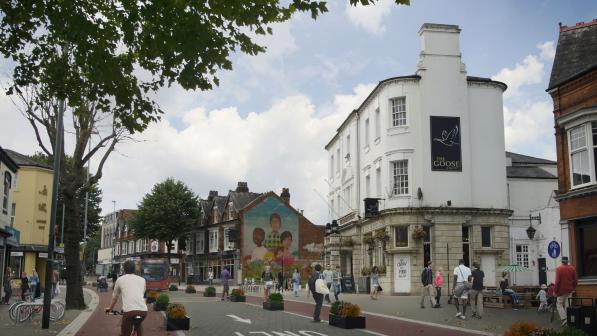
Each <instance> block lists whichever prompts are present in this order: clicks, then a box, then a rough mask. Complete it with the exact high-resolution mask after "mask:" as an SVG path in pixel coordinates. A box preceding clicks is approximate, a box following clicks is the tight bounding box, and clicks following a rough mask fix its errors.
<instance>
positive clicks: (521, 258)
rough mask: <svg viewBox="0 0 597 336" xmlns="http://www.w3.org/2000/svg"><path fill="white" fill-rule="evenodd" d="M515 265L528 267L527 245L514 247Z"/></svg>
mask: <svg viewBox="0 0 597 336" xmlns="http://www.w3.org/2000/svg"><path fill="white" fill-rule="evenodd" d="M516 263H517V264H518V265H519V266H524V267H529V245H516Z"/></svg>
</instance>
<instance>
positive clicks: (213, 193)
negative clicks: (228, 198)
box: [207, 190, 218, 201]
mask: <svg viewBox="0 0 597 336" xmlns="http://www.w3.org/2000/svg"><path fill="white" fill-rule="evenodd" d="M216 196H218V191H217V190H210V191H209V195H208V196H207V200H208V201H213V200H214V198H216Z"/></svg>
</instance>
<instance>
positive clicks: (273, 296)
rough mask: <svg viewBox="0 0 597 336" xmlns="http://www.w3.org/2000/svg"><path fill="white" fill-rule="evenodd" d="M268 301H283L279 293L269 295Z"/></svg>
mask: <svg viewBox="0 0 597 336" xmlns="http://www.w3.org/2000/svg"><path fill="white" fill-rule="evenodd" d="M268 301H269V302H272V303H282V302H284V297H283V296H282V294H280V293H272V294H270V295H269V299H268Z"/></svg>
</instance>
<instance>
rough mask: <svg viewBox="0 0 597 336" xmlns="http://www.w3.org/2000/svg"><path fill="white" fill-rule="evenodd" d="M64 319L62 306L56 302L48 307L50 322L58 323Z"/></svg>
mask: <svg viewBox="0 0 597 336" xmlns="http://www.w3.org/2000/svg"><path fill="white" fill-rule="evenodd" d="M63 317H64V304H63V303H62V302H59V301H56V302H52V304H51V305H50V320H52V321H58V320H60V319H62V318H63Z"/></svg>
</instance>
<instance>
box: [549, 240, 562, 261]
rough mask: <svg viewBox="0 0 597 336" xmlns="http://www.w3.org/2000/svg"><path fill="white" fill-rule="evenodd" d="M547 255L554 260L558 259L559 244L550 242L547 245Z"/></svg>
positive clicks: (553, 241)
mask: <svg viewBox="0 0 597 336" xmlns="http://www.w3.org/2000/svg"><path fill="white" fill-rule="evenodd" d="M547 253H548V254H549V256H550V257H552V258H553V259H556V258H557V257H559V256H560V244H559V243H558V242H557V241H555V240H552V241H551V242H550V243H549V245H547Z"/></svg>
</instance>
